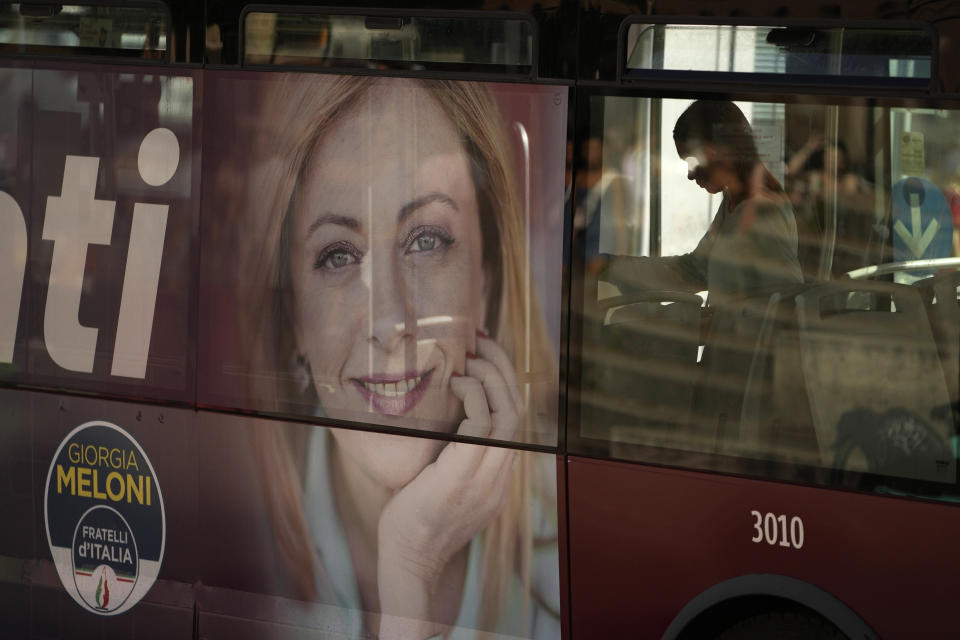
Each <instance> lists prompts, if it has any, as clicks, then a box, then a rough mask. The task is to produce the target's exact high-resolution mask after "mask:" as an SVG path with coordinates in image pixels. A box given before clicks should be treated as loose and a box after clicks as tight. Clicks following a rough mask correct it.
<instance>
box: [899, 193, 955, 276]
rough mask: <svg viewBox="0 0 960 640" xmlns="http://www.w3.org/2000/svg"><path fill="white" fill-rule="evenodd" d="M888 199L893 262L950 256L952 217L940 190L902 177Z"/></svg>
mask: <svg viewBox="0 0 960 640" xmlns="http://www.w3.org/2000/svg"><path fill="white" fill-rule="evenodd" d="M891 200H892V202H891V205H892V208H893V259H894V260H895V261H896V262H901V261H904V260H919V259H921V258H948V257H950V256H952V255H953V217H952V216H951V215H950V206H949V205H948V204H947V199H946V197H944V195H943V191H941V190H940V187H938V186H937V185H935V184H933V183H932V182H930V181H929V180H925V179H924V178H904V179H903V180H901V181H899V182H897V183H896V184H895V185H893V193H892V194H891ZM918 274H919V272H918Z"/></svg>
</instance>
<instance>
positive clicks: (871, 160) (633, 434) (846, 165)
mask: <svg viewBox="0 0 960 640" xmlns="http://www.w3.org/2000/svg"><path fill="white" fill-rule="evenodd" d="M619 36H620V37H619V47H620V48H619V58H618V66H617V76H616V77H615V78H613V77H608V81H607V82H602V81H599V82H598V81H595V82H589V83H588V82H586V81H582V82H581V89H580V91H579V95H578V111H577V140H578V144H579V147H578V149H577V153H578V159H579V161H580V170H579V173H578V174H577V180H576V189H575V191H576V193H575V203H576V213H575V216H574V221H575V229H574V238H575V249H574V252H573V256H574V260H575V261H579V269H578V270H577V276H579V277H575V279H574V287H573V291H574V293H573V294H572V297H573V300H574V305H573V306H574V314H575V317H574V318H573V319H572V322H573V323H574V324H576V327H575V328H574V329H573V330H572V332H571V333H572V335H574V336H575V339H576V340H578V342H575V343H574V346H573V347H572V352H573V354H572V355H573V358H574V360H573V363H574V364H573V365H572V369H573V370H574V371H576V372H577V374H578V375H579V379H578V380H577V381H576V383H575V384H574V385H573V387H574V389H575V391H572V392H571V397H572V401H573V402H572V405H571V409H570V414H569V416H570V420H569V423H568V424H569V432H568V450H569V453H570V454H571V456H570V459H569V464H568V490H569V492H570V503H569V518H570V542H569V544H570V558H571V559H570V571H571V576H570V581H571V611H572V627H571V628H572V632H573V635H574V637H579V636H581V635H582V636H591V635H597V634H599V635H604V636H610V637H613V636H618V635H624V634H625V633H627V631H628V630H629V632H630V633H631V634H634V635H636V634H637V630H638V629H639V630H642V631H641V632H640V635H641V636H643V637H647V636H649V637H660V636H663V635H664V634H666V637H705V636H706V635H707V634H710V635H711V636H712V635H715V634H720V633H723V632H724V631H725V630H726V631H727V632H728V635H725V636H723V637H752V636H750V635H749V634H750V633H751V630H755V629H760V628H764V629H780V628H784V629H785V628H787V627H777V626H776V625H778V624H781V625H787V626H790V625H791V624H792V625H793V626H794V627H796V628H802V629H803V630H804V631H805V632H806V633H808V634H809V637H831V638H832V637H847V636H849V637H874V635H873V634H874V633H876V634H878V635H879V636H881V637H893V636H898V635H903V634H908V633H909V631H908V630H907V629H908V627H906V626H902V625H903V624H904V618H903V617H902V616H898V614H897V613H895V612H891V608H890V607H892V606H893V603H895V602H899V601H901V600H902V599H903V598H904V597H906V596H907V594H908V593H909V594H915V593H916V590H917V589H921V588H925V587H926V586H927V584H928V583H927V579H928V577H929V574H928V573H925V572H924V571H922V570H918V569H917V567H921V566H926V567H932V566H933V565H936V564H937V563H939V562H940V561H941V560H942V559H943V558H944V556H943V555H942V550H943V549H948V548H949V546H950V544H951V543H950V539H949V536H948V535H946V534H945V531H946V530H949V529H950V527H946V528H944V527H943V526H942V525H937V524H934V523H935V522H937V519H938V518H945V519H948V520H949V521H951V522H953V523H956V522H957V517H958V515H957V513H956V511H955V510H952V509H950V508H949V507H935V506H928V508H926V509H924V508H922V506H921V505H920V504H919V503H917V502H909V501H900V500H891V499H889V498H887V499H879V498H877V497H875V496H870V495H866V494H863V495H860V494H854V493H844V492H837V491H826V490H824V489H814V488H812V487H811V488H805V487H803V486H795V484H799V485H812V486H820V487H829V488H844V489H856V490H859V491H863V492H866V493H874V494H877V493H880V494H888V495H889V494H894V495H898V496H906V495H910V496H923V497H928V498H934V497H937V498H940V499H943V500H947V501H950V500H953V499H954V496H955V495H956V481H957V462H956V422H955V416H954V413H953V410H954V408H955V402H956V394H957V384H958V380H957V374H956V370H955V368H956V359H957V356H956V353H955V349H956V346H955V345H956V341H957V328H956V325H955V324H953V325H950V326H949V328H948V327H947V325H946V324H945V323H946V322H950V321H951V320H948V318H949V319H952V318H954V317H955V314H956V308H957V307H956V285H957V280H956V269H957V266H958V259H957V256H958V254H957V249H956V246H955V244H954V242H955V240H954V235H953V228H954V222H953V218H952V217H951V216H952V215H953V214H952V210H951V209H950V207H949V202H950V199H951V198H952V197H953V193H954V191H955V189H954V185H953V182H954V180H955V176H953V174H954V173H955V171H954V170H955V167H954V166H953V164H954V162H953V160H952V159H951V158H953V156H954V155H955V153H954V147H955V144H954V141H955V140H956V139H957V138H956V134H957V127H958V126H960V119H958V118H957V114H956V113H955V111H954V109H955V107H956V105H955V104H954V103H951V102H949V101H944V100H943V99H940V100H939V101H938V100H936V99H934V98H933V96H934V94H935V90H934V89H933V88H932V87H934V86H935V80H934V75H935V59H934V57H933V52H935V51H936V46H935V42H936V41H935V37H934V35H933V33H932V31H930V30H929V29H928V27H927V25H925V24H922V23H911V24H902V25H897V27H896V28H894V27H893V26H892V25H890V24H885V23H842V22H839V21H838V22H829V21H828V22H811V23H809V24H806V23H800V22H798V21H794V22H787V21H784V22H776V21H774V22H770V21H767V22H759V21H742V22H737V23H736V24H733V23H725V22H723V21H717V20H713V19H689V20H682V19H673V20H670V19H666V18H649V17H644V18H639V17H638V18H631V19H626V20H625V21H624V22H623V24H622V25H621V27H620V31H619ZM934 131H936V132H937V133H933V132H934ZM948 131H949V133H948ZM931 136H932V137H931ZM577 305H579V308H577ZM610 459H615V460H621V461H631V462H632V463H633V464H627V463H625V462H624V463H613V462H608V460H610ZM637 463H640V464H637ZM678 469H693V470H698V471H702V472H708V473H689V472H683V471H680V470H678ZM718 474H719V475H718ZM750 478H753V479H750ZM760 480H763V481H764V482H761V481H760ZM771 481H773V482H771ZM598 496H603V498H602V499H599V498H598ZM868 509H869V510H870V512H871V514H872V515H871V516H870V521H871V522H872V523H873V525H872V526H866V525H865V523H864V522H863V521H862V520H860V519H859V518H860V515H856V514H863V513H865V512H866V511H867V510H868ZM826 513H830V514H832V515H831V516H826V515H825V514H826ZM908 515H909V517H911V518H918V519H919V520H921V521H923V522H925V523H928V525H929V528H928V527H927V526H924V527H918V528H917V529H916V530H915V533H914V534H913V537H911V536H910V535H905V532H904V530H903V527H902V526H901V522H902V519H903V518H905V517H907V516H908ZM814 530H817V531H818V532H819V534H818V535H819V536H824V537H822V538H820V540H819V541H818V542H814V537H813V536H812V535H811V532H812V531H814ZM953 530H956V526H955V524H954V527H953ZM931 531H933V533H931ZM941 532H943V535H941ZM931 535H932V536H933V539H932V541H931V538H929V537H928V536H931ZM921 538H922V539H923V540H925V542H924V543H923V545H924V546H925V547H926V548H932V549H935V548H939V549H941V551H940V552H935V551H934V552H931V553H930V554H927V553H925V552H918V551H917V549H918V548H919V546H920V542H919V540H920V539H921ZM854 539H856V540H857V543H856V551H853V550H848V551H847V553H850V554H851V557H850V559H849V560H846V561H842V562H839V561H838V560H837V558H836V557H835V554H836V553H837V552H836V549H837V546H836V545H843V544H845V543H843V542H842V541H843V540H854ZM912 540H913V541H912ZM927 545H930V546H927ZM867 549H870V550H874V552H875V553H884V554H885V555H887V554H895V555H898V556H899V557H903V558H906V557H909V558H910V561H907V560H904V562H903V563H900V562H898V563H897V564H896V569H895V571H896V572H897V578H896V579H894V580H891V579H890V576H889V574H886V575H885V577H884V576H881V574H880V573H879V572H877V573H875V574H874V573H873V572H872V569H869V568H868V567H869V566H870V565H871V563H872V561H871V560H869V559H868V558H870V557H875V556H871V555H869V554H870V553H871V552H869V551H866V550H867ZM881 549H884V550H885V551H882V552H881ZM947 565H949V567H950V571H956V569H957V567H956V565H955V563H950V562H947V563H946V565H943V566H944V567H946V566H947ZM885 567H886V569H885V570H884V571H886V570H888V569H889V567H890V565H885ZM943 570H944V569H943V568H941V569H939V570H938V571H943ZM850 574H856V575H857V579H856V580H854V579H852V578H851V575H850ZM762 575H769V580H766V579H764V578H763V577H762ZM867 575H870V576H872V577H871V578H869V579H868V578H866V577H865V576H867ZM854 583H856V584H857V586H856V587H854ZM865 585H871V586H870V588H868V589H865V588H863V587H864V586H865ZM601 593H602V595H599V594H601ZM923 593H924V595H923V596H922V597H917V598H915V599H914V600H912V601H911V602H912V604H911V611H912V614H913V616H914V617H913V618H912V619H914V620H916V619H917V618H916V616H917V615H920V612H921V611H922V612H923V613H922V616H921V617H923V619H924V620H925V621H926V622H925V625H926V626H927V627H928V628H939V629H941V630H942V632H943V633H948V631H947V630H948V629H949V628H950V621H949V620H948V619H947V617H946V616H943V615H942V613H943V611H945V610H948V609H949V605H948V604H947V602H946V601H944V600H942V599H940V597H939V593H940V592H939V591H938V590H937V589H936V588H934V589H933V590H931V591H929V592H928V591H924V592H923ZM588 594H589V595H588ZM841 602H842V603H844V604H842V605H841V604H840V603H841ZM881 602H885V603H887V605H879V604H878V603H881ZM778 620H779V622H777V621H778ZM784 620H792V623H790V622H784ZM771 633H777V632H774V631H771ZM684 634H686V635H684ZM864 634H866V635H864Z"/></svg>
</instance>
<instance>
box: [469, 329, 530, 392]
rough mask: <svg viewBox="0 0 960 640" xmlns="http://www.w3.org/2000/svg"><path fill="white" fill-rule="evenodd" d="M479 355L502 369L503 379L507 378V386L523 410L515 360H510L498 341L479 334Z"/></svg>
mask: <svg viewBox="0 0 960 640" xmlns="http://www.w3.org/2000/svg"><path fill="white" fill-rule="evenodd" d="M477 355H479V356H480V357H481V358H484V359H485V360H489V361H490V362H492V363H493V364H494V366H496V367H497V369H499V370H500V373H501V374H502V375H503V379H504V380H506V382H507V386H508V388H509V389H510V392H511V394H512V395H513V400H514V402H515V403H516V405H517V408H518V409H520V410H522V409H523V408H524V406H523V395H522V394H521V393H520V384H519V383H518V382H517V373H516V370H515V369H514V367H513V362H511V361H510V356H508V355H507V352H506V351H504V350H503V347H501V346H500V345H499V344H497V342H496V341H494V340H491V339H490V338H487V337H485V336H480V335H478V336H477Z"/></svg>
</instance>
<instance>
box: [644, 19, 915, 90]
mask: <svg viewBox="0 0 960 640" xmlns="http://www.w3.org/2000/svg"><path fill="white" fill-rule="evenodd" d="M626 44H627V63H626V76H627V77H632V76H637V77H640V76H643V75H644V74H645V73H649V72H663V71H680V72H710V73H725V74H752V75H758V74H766V75H775V76H779V78H778V80H781V81H787V82H794V81H796V82H826V81H829V78H830V77H831V76H832V77H842V78H844V79H845V81H848V82H849V81H851V80H859V81H866V80H870V79H873V80H878V79H884V78H897V79H900V80H907V81H909V80H914V81H921V82H924V83H926V81H928V80H929V78H930V74H931V68H930V60H931V56H932V54H933V39H932V37H931V35H930V33H929V32H928V31H925V30H923V29H920V28H910V27H906V28H900V29H888V28H856V27H854V28H850V27H770V26H730V25H706V24H670V25H646V24H632V25H630V27H629V28H628V30H627V43H626ZM704 52H709V54H708V55H704Z"/></svg>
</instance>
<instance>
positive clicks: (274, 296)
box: [238, 75, 557, 629]
mask: <svg viewBox="0 0 960 640" xmlns="http://www.w3.org/2000/svg"><path fill="white" fill-rule="evenodd" d="M403 82H407V83H409V82H415V83H416V84H417V85H418V86H420V87H421V88H423V89H426V90H428V91H429V92H430V95H431V96H432V97H433V98H434V99H435V100H436V102H437V104H438V105H439V106H440V108H441V110H442V111H443V112H444V113H445V114H446V116H447V117H448V118H449V119H450V121H451V123H452V124H453V126H454V128H455V130H456V131H457V132H458V133H459V134H460V136H461V139H462V143H463V145H464V149H465V151H466V153H467V155H468V157H469V158H470V161H471V170H472V173H473V178H474V186H475V189H476V194H477V204H478V210H479V214H480V225H481V229H482V236H483V237H482V245H483V267H484V271H485V273H486V274H487V278H488V282H490V283H491V284H490V286H488V291H487V295H488V299H487V317H486V328H487V330H488V332H489V333H490V336H491V338H493V339H494V340H496V341H497V343H498V344H500V346H501V347H502V348H503V349H504V350H505V351H506V353H507V354H508V355H509V356H510V358H511V360H512V362H513V363H514V364H515V365H516V364H517V363H524V362H529V363H530V364H529V370H528V371H518V379H519V380H520V382H521V385H523V384H531V386H533V387H534V388H535V392H534V393H530V394H529V396H528V397H529V398H530V401H529V406H527V407H526V417H525V420H524V421H523V424H522V426H521V428H520V433H518V436H517V438H518V439H519V440H521V441H526V442H530V441H535V438H536V437H537V435H538V434H537V433H536V432H535V430H534V428H533V426H534V420H535V417H537V416H547V420H548V421H550V420H554V419H555V415H556V407H555V403H556V394H555V389H556V387H555V385H556V381H557V371H556V365H555V359H554V358H552V357H551V355H550V354H551V349H550V347H549V343H548V341H547V335H546V331H545V328H544V326H543V319H542V316H541V315H540V311H539V309H538V307H537V302H536V298H535V296H533V295H528V294H526V293H525V289H526V285H527V282H526V278H527V275H526V274H525V265H526V253H527V247H526V246H525V235H524V229H523V226H522V225H523V213H524V212H523V207H522V204H521V201H520V198H519V193H518V188H517V184H516V182H515V178H514V175H515V172H514V170H513V167H512V164H513V163H512V161H511V147H510V143H509V141H508V140H507V138H506V135H505V132H504V124H503V121H502V119H501V117H500V112H499V108H498V105H497V102H496V100H495V98H494V96H493V95H492V94H491V92H490V91H489V89H488V88H487V87H485V86H484V85H479V84H475V83H464V82H455V81H427V80H415V81H413V80H400V79H386V78H375V77H357V76H314V77H311V78H310V79H305V78H304V77H303V76H293V75H288V76H285V77H283V78H282V79H281V80H280V81H279V82H278V83H277V84H278V85H279V86H276V85H275V84H274V83H270V85H269V86H270V90H271V92H272V93H271V95H270V96H269V97H268V98H267V100H266V102H265V104H264V108H263V112H262V115H261V117H260V119H259V120H258V124H260V123H262V124H265V125H267V126H266V127H264V128H263V129H260V130H261V131H263V134H262V136H261V138H259V139H258V140H256V141H254V149H255V151H254V154H255V155H254V157H256V158H257V159H258V160H264V161H265V164H264V165H263V168H262V170H261V171H259V172H258V175H257V176H255V179H254V180H251V181H250V192H249V194H248V199H247V202H246V206H245V207H244V214H243V215H244V217H245V219H244V220H243V225H244V226H243V229H244V234H245V237H246V238H250V239H251V242H249V243H245V246H243V247H242V249H241V260H240V265H239V267H240V269H241V275H242V277H241V278H240V280H239V281H240V282H241V283H245V284H244V285H243V289H242V291H239V292H238V293H239V294H240V296H239V297H240V299H241V300H240V301H241V306H240V308H241V309H250V310H253V311H254V312H255V313H252V314H250V315H247V316H243V315H242V316H241V319H240V320H239V322H240V331H241V336H242V337H243V347H244V348H245V349H246V350H247V351H248V353H247V356H248V363H249V365H250V370H251V377H250V380H251V382H250V390H249V391H250V395H251V396H252V400H253V402H254V405H255V406H256V407H257V408H258V409H264V410H266V411H269V412H275V413H280V414H282V413H289V412H290V411H289V407H290V405H291V404H294V405H296V404H297V403H302V402H303V399H302V396H301V393H300V391H298V390H297V389H296V387H297V385H296V383H295V380H294V374H293V372H292V369H293V367H291V366H290V365H291V360H292V359H293V357H294V353H295V352H296V345H295V344H294V340H295V339H294V337H293V334H294V332H293V330H292V323H291V322H290V319H291V318H292V317H293V316H292V313H291V311H292V303H293V301H292V300H291V299H290V298H291V294H290V289H291V288H290V286H289V283H287V282H286V278H287V276H286V268H287V265H286V256H285V255H284V253H285V251H286V244H287V242H288V239H286V238H284V234H285V233H286V228H287V226H288V224H287V222H286V219H287V216H288V212H289V210H290V207H291V201H292V199H293V197H294V194H295V192H296V188H297V183H298V181H299V180H300V177H301V175H302V173H303V172H304V170H305V167H306V166H307V164H308V161H309V160H310V158H311V157H312V155H313V153H314V151H315V150H316V148H317V147H318V145H319V144H321V142H322V140H323V137H324V135H325V134H326V133H327V131H328V130H329V129H330V127H331V126H332V125H333V124H334V123H335V122H336V121H337V120H338V118H340V117H341V116H342V115H343V114H344V113H345V111H346V110H347V109H349V108H351V107H352V106H354V105H355V104H357V103H358V102H360V101H362V100H363V99H364V97H365V96H366V95H367V94H368V92H371V91H375V90H376V87H377V86H378V85H380V84H386V83H403ZM528 305H529V308H528ZM278 318H280V319H282V320H281V321H280V322H278V321H277V319H278ZM528 318H529V319H530V320H529V322H530V323H531V324H532V325H533V326H531V327H526V322H527V321H528V320H527V319H528ZM284 325H286V326H284ZM525 330H526V331H525ZM526 335H529V336H531V338H530V340H531V342H532V343H533V344H527V343H526V339H525V336H526ZM528 358H529V360H528ZM544 381H547V382H546V383H544ZM534 382H536V383H537V384H536V385H532V383H534ZM553 424H556V423H555V421H554V422H553ZM252 437H253V439H254V455H255V456H256V458H257V463H258V466H259V467H260V472H261V473H262V474H263V477H264V482H262V483H261V486H262V487H263V488H264V492H265V498H266V502H267V505H268V509H269V510H270V516H271V519H272V523H273V529H274V533H275V535H276V539H277V542H278V544H279V547H280V551H281V554H282V556H283V557H284V558H285V560H286V562H287V564H288V568H289V569H290V573H291V576H292V578H293V582H294V586H295V588H296V590H297V592H298V594H299V595H300V596H301V597H302V598H304V599H308V600H309V599H313V598H314V597H316V595H317V594H316V586H315V585H316V573H317V572H320V573H322V572H323V567H322V566H320V563H319V560H318V558H317V557H316V552H315V550H314V546H313V542H312V539H311V535H310V529H309V525H308V524H307V521H306V517H305V514H304V511H303V506H302V501H303V480H302V473H299V472H298V469H302V463H303V461H302V460H295V459H294V458H295V456H294V451H303V448H302V447H297V446H293V445H292V444H291V441H292V440H293V439H294V438H296V437H297V436H296V434H295V433H294V430H292V429H287V430H284V429H278V428H276V427H275V426H274V425H269V424H266V423H260V425H259V426H257V427H255V428H254V429H253V432H252ZM518 455H519V462H518V464H517V465H515V468H514V472H513V473H514V478H513V483H512V486H511V491H510V497H509V500H508V504H507V506H506V508H505V509H504V510H503V512H502V513H501V514H500V515H499V516H498V517H497V518H496V520H495V521H494V522H493V523H491V525H490V526H488V528H487V529H486V530H485V534H484V538H483V540H484V558H485V561H484V571H483V577H482V584H483V587H482V603H481V624H483V626H484V627H485V628H488V629H489V628H493V627H494V626H495V625H496V621H497V618H498V615H499V606H500V604H501V600H502V599H503V597H504V596H506V595H507V594H509V592H510V590H509V584H510V581H511V579H512V577H513V576H514V575H516V576H518V577H519V580H520V584H521V587H522V590H523V593H524V606H523V610H524V611H525V612H526V610H527V609H528V607H527V604H528V602H529V592H530V584H531V576H530V574H531V569H530V565H531V554H532V549H533V534H532V531H531V517H530V507H529V503H530V499H531V496H532V495H538V494H541V492H542V497H545V498H546V499H549V496H548V494H549V489H550V487H547V486H545V485H546V484H547V483H546V482H542V481H541V480H540V479H539V478H538V477H537V476H538V475H539V474H537V473H536V472H535V471H534V469H532V468H531V465H530V464H529V462H530V456H527V455H522V454H518ZM321 582H322V580H321ZM525 624H526V623H525Z"/></svg>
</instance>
